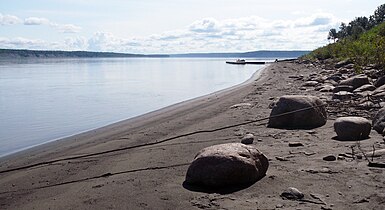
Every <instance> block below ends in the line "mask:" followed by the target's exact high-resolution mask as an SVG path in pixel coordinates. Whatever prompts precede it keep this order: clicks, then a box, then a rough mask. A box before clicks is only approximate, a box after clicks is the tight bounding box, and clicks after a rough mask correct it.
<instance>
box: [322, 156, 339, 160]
mask: <svg viewBox="0 0 385 210" xmlns="http://www.w3.org/2000/svg"><path fill="white" fill-rule="evenodd" d="M322 159H323V160H325V161H335V160H336V159H337V158H336V156H334V155H328V156H325V157H323V158H322Z"/></svg>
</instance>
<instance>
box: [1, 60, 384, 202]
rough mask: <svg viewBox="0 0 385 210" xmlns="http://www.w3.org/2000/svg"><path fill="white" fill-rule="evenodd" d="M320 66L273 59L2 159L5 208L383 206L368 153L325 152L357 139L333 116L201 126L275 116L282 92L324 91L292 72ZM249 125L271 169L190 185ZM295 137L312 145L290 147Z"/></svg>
mask: <svg viewBox="0 0 385 210" xmlns="http://www.w3.org/2000/svg"><path fill="white" fill-rule="evenodd" d="M314 71H318V69H311V68H307V67H305V66H304V65H302V64H296V63H289V62H283V63H276V64H272V65H270V66H269V67H267V68H266V69H264V70H263V71H262V73H261V75H260V77H258V78H257V77H254V78H253V79H252V80H250V81H249V82H247V83H245V84H242V85H239V86H238V87H235V88H232V89H230V90H225V91H221V92H218V93H215V94H211V95H209V96H204V97H201V98H198V99H195V100H191V101H188V102H183V103H180V104H177V105H173V106H171V107H168V108H165V109H162V110H159V111H155V112H153V113H149V114H146V115H143V116H140V117H137V118H134V119H130V120H126V121H123V122H120V123H116V124H113V125H110V126H107V127H104V128H100V129H97V130H93V131H90V132H87V133H83V134H80V135H76V136H73V137H69V138H67V139H64V140H61V141H57V142H52V143H49V144H46V145H43V146H39V147H36V148H33V149H30V150H28V151H24V152H21V153H17V154H14V155H10V156H7V157H5V158H2V159H0V186H1V189H0V209H49V208H51V209H275V208H282V209H298V208H300V209H321V208H323V209H376V208H377V209H381V207H383V206H384V205H385V191H384V189H383V185H384V183H385V176H384V169H377V168H369V167H367V162H366V161H365V160H363V159H360V160H358V159H356V160H353V159H350V158H346V159H340V160H337V161H333V162H328V161H324V160H323V157H325V156H327V155H329V154H333V155H338V154H348V153H350V152H351V151H352V150H351V146H352V145H356V144H357V143H356V142H340V141H336V140H333V139H332V138H333V137H334V136H335V133H334V132H333V122H334V119H333V118H330V119H329V120H328V122H327V124H326V125H325V126H322V127H320V128H316V129H314V130H282V129H272V128H266V126H265V124H264V123H265V122H267V121H261V122H258V123H250V124H247V125H243V126H235V127H231V128H228V129H221V130H218V131H214V132H202V133H197V134H192V133H194V132H196V131H202V130H212V129H217V128H221V127H226V126H229V125H235V124H238V123H242V122H246V121H251V120H257V119H261V118H266V117H268V116H269V114H270V111H271V109H269V104H270V103H271V102H272V101H273V100H274V99H276V98H278V97H279V96H282V95H286V94H308V95H317V94H318V93H316V92H315V91H313V90H310V89H309V90H303V89H301V88H300V87H301V86H302V82H301V81H298V80H295V79H292V78H290V76H292V75H297V74H302V75H304V76H307V75H309V74H311V73H313V72H314ZM242 103H243V105H240V106H235V107H234V106H233V105H236V104H242ZM245 103H246V104H245ZM246 133H253V134H254V135H255V136H256V139H255V141H254V144H255V145H256V146H257V147H258V148H259V150H260V151H262V152H263V153H264V154H265V155H266V156H267V157H268V158H269V161H270V167H269V169H268V171H267V175H266V177H264V178H263V179H261V180H260V181H258V182H257V183H255V184H253V185H251V186H248V187H243V188H240V189H234V190H230V191H217V192H216V191H214V192H210V193H208V192H199V191H196V190H195V189H186V188H185V187H184V186H183V181H184V178H185V174H186V171H187V168H188V165H189V163H190V162H191V161H192V160H193V158H194V156H195V154H196V153H197V152H198V151H199V150H200V149H202V148H204V147H207V146H210V145H214V144H221V143H230V142H239V141H240V138H241V137H242V136H243V135H245V134H246ZM185 134H191V135H185ZM178 136H179V137H178ZM175 137H178V138H175ZM293 141H296V142H301V143H302V144H303V146H301V147H289V142H293ZM381 142H382V137H381V136H380V135H378V134H376V133H375V132H373V131H372V133H371V138H370V139H368V140H365V141H362V142H361V143H360V144H361V147H362V148H363V149H370V147H371V146H372V145H373V144H379V143H381ZM28 165H34V166H31V167H24V166H28ZM15 168H19V169H17V170H12V169H15ZM7 170H10V171H8V172H5V171H7ZM287 187H295V188H298V189H299V190H300V191H302V192H303V193H304V194H305V201H292V200H284V199H282V198H281V197H280V194H281V193H282V192H283V191H284V190H285V189H286V188H287ZM306 200H308V201H306Z"/></svg>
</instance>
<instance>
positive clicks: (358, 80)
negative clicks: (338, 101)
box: [340, 74, 369, 89]
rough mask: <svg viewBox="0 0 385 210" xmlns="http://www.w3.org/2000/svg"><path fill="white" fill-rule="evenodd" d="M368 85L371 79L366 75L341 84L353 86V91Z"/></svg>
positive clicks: (343, 81)
mask: <svg viewBox="0 0 385 210" xmlns="http://www.w3.org/2000/svg"><path fill="white" fill-rule="evenodd" d="M366 84H369V78H368V76H366V75H364V74H360V75H356V76H354V77H350V78H348V79H346V80H342V81H341V82H340V85H350V86H353V89H357V88H359V87H361V86H363V85H366Z"/></svg>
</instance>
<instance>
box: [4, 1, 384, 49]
mask: <svg viewBox="0 0 385 210" xmlns="http://www.w3.org/2000/svg"><path fill="white" fill-rule="evenodd" d="M381 4H384V2H383V1H382V0H381V1H380V0H365V1H363V0H322V1H321V0H285V1H282V0H281V1H278V0H263V1H262V0H236V1H235V0H108V1H107V0H105V1H102V0H0V48H7V49H31V50H71V51H72V50H87V51H106V52H107V51H108V52H124V53H140V54H158V53H165V54H174V53H197V52H200V53H203V52H248V51H257V50H313V49H315V48H317V47H320V46H323V45H325V44H327V43H328V40H327V35H328V31H329V29H331V28H338V26H339V25H340V24H341V22H345V23H348V22H349V21H351V20H353V19H354V18H355V17H359V16H370V15H371V14H373V12H374V10H375V9H376V8H377V7H378V6H380V5H381Z"/></svg>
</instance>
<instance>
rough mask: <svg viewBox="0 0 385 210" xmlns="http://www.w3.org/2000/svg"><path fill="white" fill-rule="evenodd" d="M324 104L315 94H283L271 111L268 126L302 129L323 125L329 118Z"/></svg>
mask: <svg viewBox="0 0 385 210" xmlns="http://www.w3.org/2000/svg"><path fill="white" fill-rule="evenodd" d="M324 105H325V104H324V103H323V102H322V101H321V99H319V98H317V97H315V96H304V95H286V96H282V97H281V98H279V100H278V102H277V103H276V104H275V106H274V107H273V110H272V111H271V113H270V119H269V122H268V127H271V128H291V129H301V128H316V127H320V126H323V125H325V123H326V120H327V115H326V110H325V106H324Z"/></svg>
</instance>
